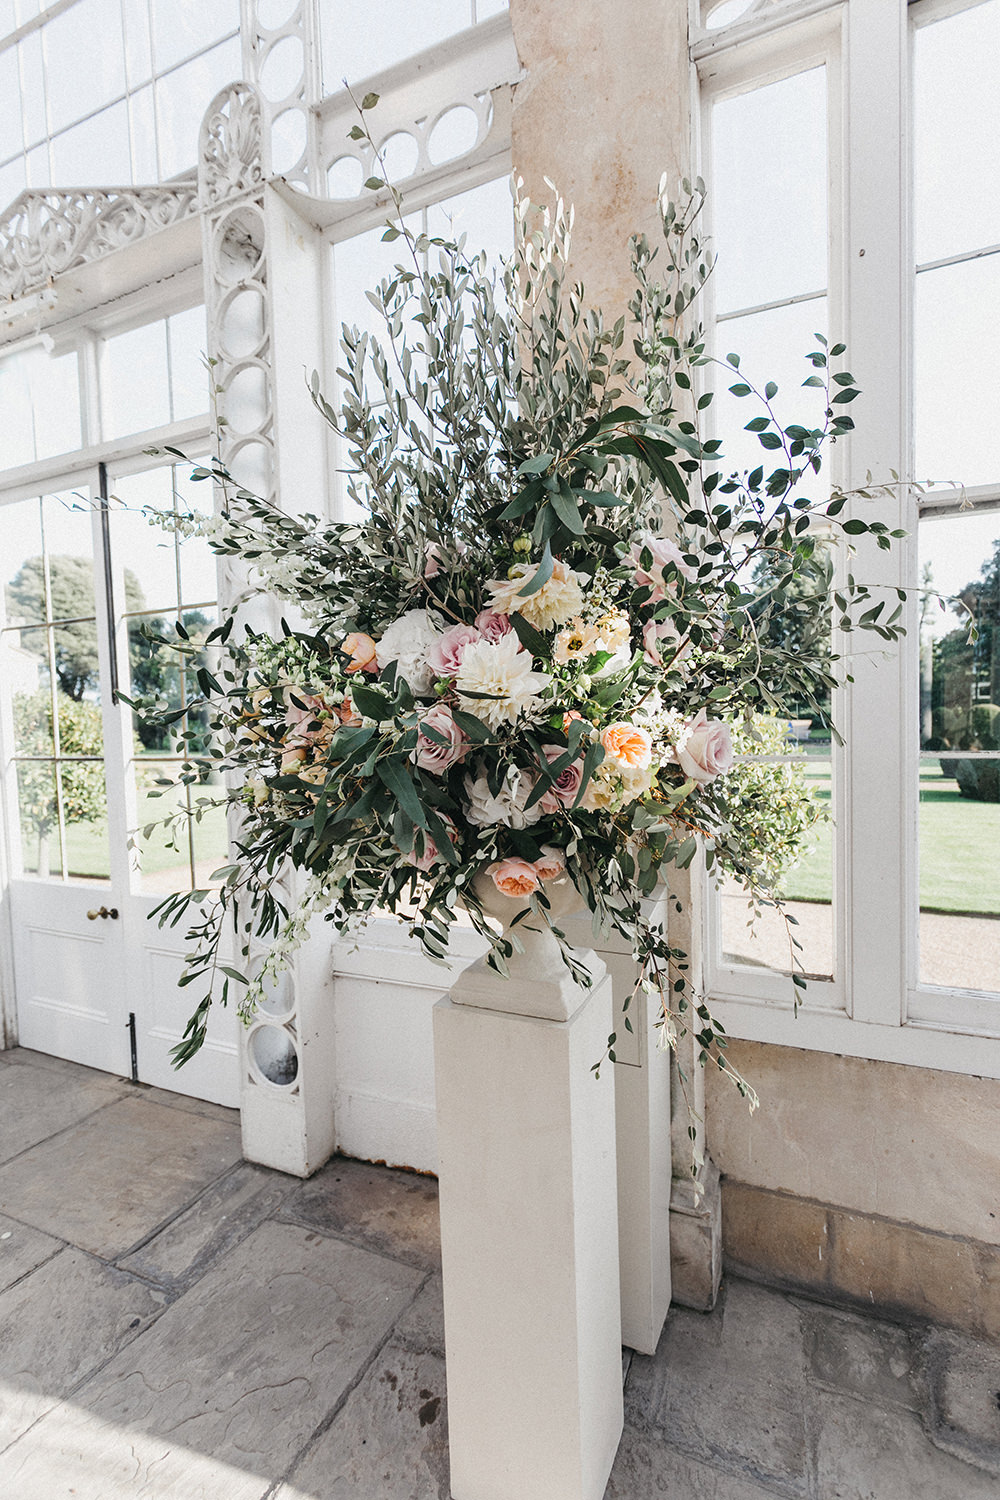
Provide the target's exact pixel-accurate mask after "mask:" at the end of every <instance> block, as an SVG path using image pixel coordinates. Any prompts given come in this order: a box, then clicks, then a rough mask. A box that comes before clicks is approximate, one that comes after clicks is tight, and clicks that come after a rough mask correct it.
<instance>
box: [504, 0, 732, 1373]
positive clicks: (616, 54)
mask: <svg viewBox="0 0 1000 1500" xmlns="http://www.w3.org/2000/svg"><path fill="white" fill-rule="evenodd" d="M510 15H511V23H512V25H513V29H514V40H515V42H516V44H517V49H518V55H519V57H520V60H521V63H522V66H523V67H524V69H525V72H526V77H525V79H524V81H523V82H522V83H520V84H519V85H518V87H517V89H516V91H515V95H514V112H513V119H512V128H511V143H512V144H511V149H512V157H513V169H514V173H515V176H520V177H522V178H523V179H524V183H525V189H526V191H527V192H528V194H529V196H530V197H531V199H532V201H534V202H536V203H544V202H547V201H549V200H550V199H551V196H552V190H551V188H550V187H548V186H547V184H546V178H547V179H549V181H551V182H552V183H554V184H555V186H556V189H557V191H558V192H559V193H560V194H561V196H562V197H563V198H564V199H565V201H566V202H567V203H572V204H573V206H574V208H575V210H576V219H575V226H574V232H573V248H572V274H573V277H574V279H578V280H580V281H582V282H583V283H584V288H585V298H584V300H585V302H586V303H587V304H589V305H592V306H600V307H602V308H603V309H604V313H605V317H606V319H607V320H608V321H609V322H613V321H614V319H615V318H616V317H619V316H621V314H622V313H623V312H625V309H626V305H627V302H628V298H629V295H630V293H631V290H632V282H631V274H630V271H629V261H628V241H629V237H630V236H631V235H632V234H634V233H636V232H638V231H644V232H645V233H646V234H647V235H648V236H649V239H650V243H651V244H655V243H656V242H657V241H658V239H659V236H660V226H659V217H658V212H657V206H656V193H657V186H658V184H659V180H660V176H661V174H662V173H664V172H665V173H666V174H667V182H668V185H669V184H672V183H679V181H680V179H681V178H682V177H685V176H687V177H689V176H690V175H691V172H692V162H693V157H692V148H691V97H692V95H691V65H690V61H689V56H688V7H687V5H686V4H685V3H683V0H652V3H650V0H622V3H621V4H618V5H613V6H610V5H606V4H601V3H599V0H510ZM629 347H630V343H629V339H628V335H627V332H626V349H628V348H629ZM700 878H701V876H700V872H699V873H698V875H696V877H695V879H694V880H691V879H689V878H688V876H687V874H686V873H685V872H683V871H679V872H677V874H676V876H674V877H673V878H672V879H671V882H670V883H671V889H672V890H673V891H674V892H675V893H676V894H677V896H678V897H679V898H680V900H681V902H682V904H683V906H684V912H683V914H682V915H677V914H676V913H673V912H672V913H671V939H672V941H676V942H677V944H678V945H679V946H680V947H682V948H684V949H685V950H686V952H687V953H688V955H689V957H690V959H691V969H690V971H689V973H690V974H691V975H692V977H693V978H694V982H695V983H697V977H695V976H698V975H699V974H700V947H701V925H700V913H696V912H695V911H694V909H693V904H694V903H695V902H696V901H697V896H698V881H699V880H700ZM633 1025H635V1021H633ZM681 1075H683V1080H682V1078H681ZM671 1092H672V1107H673V1113H674V1131H673V1136H674V1144H673V1163H674V1166H673V1173H674V1175H673V1186H672V1192H671V1202H670V1224H671V1258H672V1261H673V1278H672V1279H673V1297H674V1300H675V1301H676V1302H680V1303H682V1304H683V1305H684V1306H690V1307H711V1306H712V1304H713V1302H714V1300H715V1296H716V1293H717V1290H718V1285H719V1276H720V1274H721V1209H720V1199H719V1192H718V1174H717V1173H714V1172H713V1170H712V1168H711V1166H710V1165H703V1166H700V1167H699V1169H698V1173H697V1175H696V1176H695V1177H692V1174H691V1170H690V1167H691V1161H692V1149H693V1148H694V1149H695V1150H696V1151H697V1152H698V1153H699V1154H701V1155H703V1153H704V1098H705V1094H704V1077H703V1076H702V1068H701V1064H700V1063H698V1062H697V1059H696V1055H695V1050H694V1048H693V1047H692V1044H691V1039H690V1037H688V1038H685V1039H683V1040H682V1041H681V1043H680V1045H679V1048H678V1052H677V1056H676V1060H675V1062H674V1064H673V1087H672V1091H671ZM689 1105H690V1110H689ZM692 1121H693V1122H694V1125H695V1130H696V1135H697V1140H696V1141H695V1142H694V1143H692V1142H691V1140H690V1139H689V1137H688V1133H687V1132H688V1125H689V1123H691V1122H692ZM623 1243H624V1237H623ZM636 1347H639V1346H638V1345H637V1346H636Z"/></svg>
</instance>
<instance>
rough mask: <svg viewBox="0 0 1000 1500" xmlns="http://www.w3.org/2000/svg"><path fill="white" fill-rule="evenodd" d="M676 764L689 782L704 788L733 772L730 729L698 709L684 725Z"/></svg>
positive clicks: (706, 711)
mask: <svg viewBox="0 0 1000 1500" xmlns="http://www.w3.org/2000/svg"><path fill="white" fill-rule="evenodd" d="M677 764H678V765H679V766H680V768H681V770H682V771H683V772H684V775H685V776H687V777H688V778H689V779H690V780H691V781H699V782H701V783H702V785H704V784H705V783H706V782H709V781H714V780H715V778H716V776H724V775H725V773H726V772H727V771H729V770H731V769H732V764H733V741H732V737H731V735H730V733H729V726H728V725H727V724H722V723H720V722H719V720H718V719H710V718H709V717H708V710H707V709H704V708H702V709H699V711H698V713H697V714H696V715H695V717H694V718H693V719H692V720H691V722H690V723H689V724H688V726H687V733H686V735H685V737H684V741H683V744H682V745H680V746H678V748H677Z"/></svg>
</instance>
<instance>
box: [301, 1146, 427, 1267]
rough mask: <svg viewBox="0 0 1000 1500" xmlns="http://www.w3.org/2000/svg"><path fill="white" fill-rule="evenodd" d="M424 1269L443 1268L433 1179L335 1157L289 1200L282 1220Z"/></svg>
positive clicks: (303, 1184)
mask: <svg viewBox="0 0 1000 1500" xmlns="http://www.w3.org/2000/svg"><path fill="white" fill-rule="evenodd" d="M281 1217H282V1218H285V1219H294V1221H295V1222H296V1223H298V1224H311V1225H313V1226H314V1227H315V1228H317V1229H322V1230H325V1231H326V1232H327V1233H330V1234H337V1235H341V1236H343V1237H344V1238H345V1239H349V1240H350V1241H351V1242H352V1243H353V1244H356V1245H363V1246H364V1247H365V1248H366V1249H368V1250H375V1251H377V1253H378V1254H379V1255H390V1256H392V1257H393V1258H394V1259H395V1260H402V1261H406V1262H407V1263H408V1264H409V1265H413V1266H420V1267H421V1268H423V1269H425V1270H437V1269H439V1268H440V1265H441V1228H440V1221H439V1218H438V1190H437V1182H436V1180H435V1179H434V1178H433V1177H422V1176H420V1175H418V1174H417V1173H416V1172H401V1171H398V1170H393V1169H392V1168H389V1167H372V1166H368V1165H367V1164H366V1163H365V1162H358V1161H349V1160H347V1158H346V1157H343V1156H336V1157H334V1158H333V1160H332V1161H331V1162H330V1163H329V1164H328V1165H327V1166H325V1167H323V1169H322V1170H321V1171H319V1172H317V1173H316V1175H315V1177H310V1178H309V1180H308V1182H304V1183H302V1185H301V1186H300V1187H299V1188H298V1189H297V1190H296V1192H295V1193H294V1194H293V1195H292V1197H291V1198H289V1200H288V1203H287V1204H286V1206H285V1208H284V1210H283V1212H282V1215H281Z"/></svg>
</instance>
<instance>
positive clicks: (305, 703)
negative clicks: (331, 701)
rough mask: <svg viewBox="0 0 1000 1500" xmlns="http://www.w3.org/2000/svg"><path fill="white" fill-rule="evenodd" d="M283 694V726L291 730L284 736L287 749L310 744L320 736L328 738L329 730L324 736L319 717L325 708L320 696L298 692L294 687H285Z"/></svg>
mask: <svg viewBox="0 0 1000 1500" xmlns="http://www.w3.org/2000/svg"><path fill="white" fill-rule="evenodd" d="M285 696H286V701H287V703H288V707H287V708H286V709H285V726H286V728H287V729H289V730H290V731H291V733H290V734H286V735H285V737H284V738H285V745H286V746H287V747H288V749H290V750H291V749H293V748H295V747H299V748H301V747H303V746H306V745H312V744H314V743H315V742H316V740H317V739H319V738H321V737H325V738H329V732H327V734H326V735H325V736H324V733H323V726H322V723H321V722H320V719H319V715H320V712H321V711H322V710H325V708H326V704H325V703H324V702H323V699H322V698H318V697H316V695H315V694H314V693H303V692H300V691H299V690H298V689H296V688H286V689H285Z"/></svg>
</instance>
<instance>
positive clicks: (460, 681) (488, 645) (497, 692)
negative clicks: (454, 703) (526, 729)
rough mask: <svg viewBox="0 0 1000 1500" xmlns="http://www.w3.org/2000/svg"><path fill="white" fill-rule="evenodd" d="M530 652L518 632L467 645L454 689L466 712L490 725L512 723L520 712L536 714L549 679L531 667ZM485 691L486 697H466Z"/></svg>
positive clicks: (539, 709) (540, 706)
mask: <svg viewBox="0 0 1000 1500" xmlns="http://www.w3.org/2000/svg"><path fill="white" fill-rule="evenodd" d="M531 666H532V663H531V656H530V654H529V652H527V651H522V650H521V643H520V641H519V640H518V638H517V636H516V635H514V634H513V633H511V634H510V635H505V636H501V638H500V640H498V641H474V642H473V643H472V644H471V645H470V646H466V648H465V651H464V653H463V655H462V660H461V663H460V664H459V668H458V672H457V674H456V676H455V689H456V691H457V693H458V697H459V701H460V703H461V706H462V708H463V709H465V711H466V712H467V713H470V714H475V716H476V718H477V719H483V720H484V721H485V722H486V723H487V724H488V725H489V726H490V728H491V729H498V728H499V727H500V725H501V724H513V722H514V720H515V719H517V718H518V717H519V715H521V714H525V715H528V716H534V717H535V718H538V717H540V716H541V713H542V711H543V704H542V702H541V699H540V697H539V694H540V693H543V692H544V691H545V689H546V688H547V687H548V686H549V684H550V682H551V681H552V679H551V678H550V677H549V676H548V674H547V673H545V672H533V671H532V670H531ZM469 693H487V694H490V695H491V696H489V697H485V698H474V697H466V694H469Z"/></svg>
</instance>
